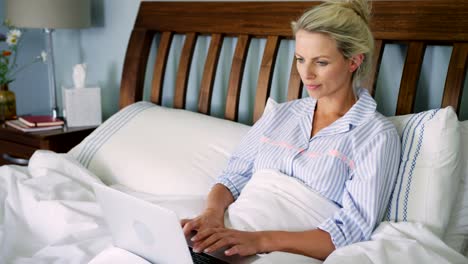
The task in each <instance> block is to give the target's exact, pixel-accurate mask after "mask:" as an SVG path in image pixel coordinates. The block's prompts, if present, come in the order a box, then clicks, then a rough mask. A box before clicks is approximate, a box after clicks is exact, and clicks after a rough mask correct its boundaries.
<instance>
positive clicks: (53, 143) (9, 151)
mask: <svg viewBox="0 0 468 264" xmlns="http://www.w3.org/2000/svg"><path fill="white" fill-rule="evenodd" d="M95 128H96V127H73V128H66V127H65V128H62V129H55V130H48V131H40V132H32V133H25V132H22V131H19V130H16V129H13V128H10V127H6V126H5V125H4V124H3V125H1V126H0V165H5V164H16V165H27V164H28V161H29V158H30V157H31V155H32V154H33V153H34V151H36V150H38V149H48V150H52V151H55V152H59V153H63V152H67V151H69V150H70V149H71V148H73V147H74V146H76V145H77V144H78V143H80V142H81V141H82V140H83V139H84V138H85V137H86V136H87V135H89V134H90V133H91V132H92V131H93V130H94V129H95Z"/></svg>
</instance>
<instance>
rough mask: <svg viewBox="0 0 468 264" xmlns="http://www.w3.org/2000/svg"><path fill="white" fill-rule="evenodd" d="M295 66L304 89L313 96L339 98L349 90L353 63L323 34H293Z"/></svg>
mask: <svg viewBox="0 0 468 264" xmlns="http://www.w3.org/2000/svg"><path fill="white" fill-rule="evenodd" d="M295 56H296V66H297V70H298V72H299V75H300V76H301V79H302V82H303V83H304V88H306V89H307V92H308V93H309V95H310V96H311V97H313V98H315V99H321V98H328V99H331V100H333V99H339V98H343V96H349V95H350V94H349V93H351V94H352V93H353V90H352V81H351V78H352V73H353V71H354V70H356V68H357V66H359V65H357V66H356V63H355V62H354V61H353V60H350V59H346V58H345V57H344V56H343V54H341V52H340V51H339V50H338V48H337V45H336V41H335V40H334V39H333V38H331V37H329V36H328V35H326V34H324V33H317V32H308V31H305V30H299V31H298V32H297V33H296V52H295Z"/></svg>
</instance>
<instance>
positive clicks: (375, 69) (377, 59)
mask: <svg viewBox="0 0 468 264" xmlns="http://www.w3.org/2000/svg"><path fill="white" fill-rule="evenodd" d="M383 51H384V43H383V41H382V40H381V39H377V40H375V46H374V55H373V57H372V68H371V71H370V73H369V76H368V78H367V80H366V81H365V82H364V83H363V85H362V87H364V88H366V89H367V90H369V93H370V94H371V95H372V96H374V95H375V88H376V80H377V76H378V75H379V69H380V63H381V61H382V55H383Z"/></svg>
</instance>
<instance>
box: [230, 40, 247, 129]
mask: <svg viewBox="0 0 468 264" xmlns="http://www.w3.org/2000/svg"><path fill="white" fill-rule="evenodd" d="M250 40H251V37H250V36H249V35H240V36H239V37H238V38H237V45H236V50H235V51H234V56H233V58H232V66H231V73H230V75H229V87H228V91H227V97H226V111H225V114H224V118H225V119H228V120H232V121H237V117H238V112H239V111H238V110H239V98H240V90H241V84H242V77H243V76H244V66H245V62H246V60H247V51H248V48H249V45H250Z"/></svg>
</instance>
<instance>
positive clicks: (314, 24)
mask: <svg viewBox="0 0 468 264" xmlns="http://www.w3.org/2000/svg"><path fill="white" fill-rule="evenodd" d="M370 13H371V7H370V4H369V3H368V2H367V0H341V1H340V0H328V1H326V2H325V3H322V4H321V5H319V6H316V7H314V8H312V9H310V10H308V11H306V12H305V13H304V14H303V15H302V16H301V17H300V18H299V19H298V20H297V21H294V22H292V23H291V25H292V29H293V33H294V35H295V34H296V33H297V32H298V31H299V30H305V31H308V32H320V33H325V34H328V35H329V36H330V37H332V38H333V39H335V41H336V43H337V47H338V49H339V50H340V51H341V53H342V54H343V56H344V57H345V58H347V59H350V58H351V57H352V56H354V55H357V54H361V53H362V54H364V60H363V61H362V63H361V65H360V66H359V68H358V69H357V70H356V71H355V72H354V73H353V76H352V81H353V89H356V88H357V86H358V85H360V82H361V81H362V80H364V79H365V78H366V77H367V75H368V74H369V72H370V70H371V67H372V53H373V51H374V37H373V36H372V32H371V31H370V28H369V20H370Z"/></svg>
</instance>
